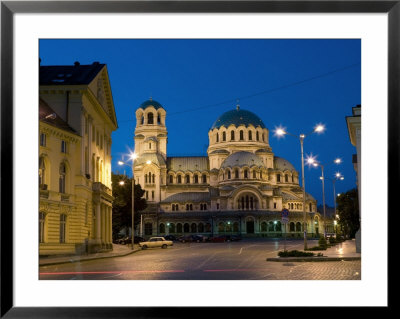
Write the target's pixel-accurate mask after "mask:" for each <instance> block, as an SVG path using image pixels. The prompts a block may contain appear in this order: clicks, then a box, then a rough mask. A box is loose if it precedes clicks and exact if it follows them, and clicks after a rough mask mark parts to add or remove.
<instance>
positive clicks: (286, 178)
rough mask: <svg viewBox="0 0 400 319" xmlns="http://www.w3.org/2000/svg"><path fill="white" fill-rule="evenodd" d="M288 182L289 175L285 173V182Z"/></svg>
mask: <svg viewBox="0 0 400 319" xmlns="http://www.w3.org/2000/svg"><path fill="white" fill-rule="evenodd" d="M288 182H289V175H288V174H286V175H285V183H288Z"/></svg>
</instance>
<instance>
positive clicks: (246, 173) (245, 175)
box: [244, 169, 249, 178]
mask: <svg viewBox="0 0 400 319" xmlns="http://www.w3.org/2000/svg"><path fill="white" fill-rule="evenodd" d="M244 178H249V176H248V171H247V169H245V170H244Z"/></svg>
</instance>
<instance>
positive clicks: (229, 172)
mask: <svg viewBox="0 0 400 319" xmlns="http://www.w3.org/2000/svg"><path fill="white" fill-rule="evenodd" d="M228 179H231V171H229V170H228Z"/></svg>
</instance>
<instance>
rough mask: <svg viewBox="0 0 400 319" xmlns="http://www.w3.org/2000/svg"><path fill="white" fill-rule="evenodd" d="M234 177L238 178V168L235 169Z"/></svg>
mask: <svg viewBox="0 0 400 319" xmlns="http://www.w3.org/2000/svg"><path fill="white" fill-rule="evenodd" d="M235 178H239V170H238V169H235Z"/></svg>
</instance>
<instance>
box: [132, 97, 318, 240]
mask: <svg viewBox="0 0 400 319" xmlns="http://www.w3.org/2000/svg"><path fill="white" fill-rule="evenodd" d="M208 138H209V147H208V150H207V154H208V155H207V156H198V157H193V156H184V157H171V156H167V127H166V111H165V109H164V107H163V106H162V105H161V104H160V103H158V102H157V101H154V100H152V99H150V100H147V101H145V102H143V103H142V104H141V105H140V107H139V108H138V109H137V110H136V128H135V137H134V140H135V153H136V155H137V156H138V157H137V159H136V160H135V162H134V175H135V179H136V181H137V183H139V184H140V185H141V187H142V189H143V190H144V191H145V195H144V196H145V198H146V200H147V203H148V207H147V209H146V210H145V211H143V212H141V214H142V220H143V225H142V230H143V235H144V236H151V235H156V234H157V235H166V234H174V235H183V234H190V233H200V234H204V235H209V236H210V235H211V236H213V235H216V234H240V235H243V236H268V237H280V236H283V234H284V233H285V232H286V233H288V236H290V237H302V236H303V221H304V214H303V192H302V188H301V187H300V186H299V174H298V172H297V171H296V169H295V168H294V166H293V165H292V164H291V163H289V162H288V161H287V160H285V159H284V158H281V157H278V156H275V154H274V153H273V152H272V148H271V146H270V145H269V130H268V129H267V127H266V126H265V125H264V123H263V121H262V120H261V119H260V118H259V117H258V116H257V115H256V114H254V113H252V112H250V111H247V110H243V109H241V108H240V107H239V106H237V108H236V109H233V110H231V111H228V112H226V113H224V114H222V115H221V116H220V117H218V118H217V119H216V121H215V122H214V124H213V125H212V127H211V129H210V130H209V132H208ZM305 202H306V207H305V210H306V213H307V233H308V234H309V236H315V234H318V233H320V232H321V230H322V229H323V224H322V223H321V222H322V221H321V218H320V217H321V216H320V214H319V213H318V212H317V208H316V205H317V202H316V200H315V199H314V198H313V197H312V196H311V195H310V194H306V200H305ZM283 209H287V210H289V212H290V213H289V223H288V224H287V225H286V229H284V226H283V225H281V211H282V210H283Z"/></svg>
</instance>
